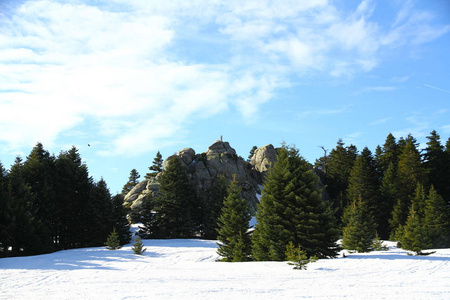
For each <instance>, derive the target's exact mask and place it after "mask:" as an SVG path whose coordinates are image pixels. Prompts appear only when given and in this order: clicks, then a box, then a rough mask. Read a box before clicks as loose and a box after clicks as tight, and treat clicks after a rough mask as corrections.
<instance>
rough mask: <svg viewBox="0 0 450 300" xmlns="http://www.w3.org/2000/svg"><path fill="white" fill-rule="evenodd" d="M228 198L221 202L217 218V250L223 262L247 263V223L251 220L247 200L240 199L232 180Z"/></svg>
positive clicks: (248, 244)
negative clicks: (221, 205)
mask: <svg viewBox="0 0 450 300" xmlns="http://www.w3.org/2000/svg"><path fill="white" fill-rule="evenodd" d="M227 191H228V196H227V197H226V198H225V200H224V202H223V208H222V212H221V215H220V217H219V228H218V230H217V232H218V237H217V238H218V240H219V241H220V243H218V246H219V248H218V250H217V253H218V254H219V255H220V256H222V257H223V261H233V262H237V261H247V260H249V258H250V253H251V242H250V236H249V232H248V230H249V228H250V226H249V222H250V219H251V216H250V213H249V207H248V203H247V200H245V199H244V198H243V197H242V194H241V188H239V187H238V185H237V181H236V180H233V181H232V182H231V184H230V186H229V187H228V190H227Z"/></svg>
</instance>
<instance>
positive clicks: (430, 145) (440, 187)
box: [423, 130, 450, 198]
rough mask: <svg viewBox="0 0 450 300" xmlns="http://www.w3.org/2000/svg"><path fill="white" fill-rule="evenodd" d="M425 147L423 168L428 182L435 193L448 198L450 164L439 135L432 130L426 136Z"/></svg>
mask: <svg viewBox="0 0 450 300" xmlns="http://www.w3.org/2000/svg"><path fill="white" fill-rule="evenodd" d="M427 139H428V142H427V148H426V149H425V153H424V155H423V159H424V163H423V166H424V169H425V173H426V176H427V180H428V183H429V184H430V185H433V186H434V188H435V189H436V191H437V193H438V194H440V195H442V196H443V197H444V198H448V197H449V196H450V195H449V194H448V192H449V189H450V187H449V182H450V172H449V171H448V170H449V169H448V168H449V167H450V165H449V164H448V159H447V157H446V153H445V151H444V146H442V145H441V141H440V136H439V134H437V132H436V131H435V130H433V131H432V132H431V133H430V135H429V136H427Z"/></svg>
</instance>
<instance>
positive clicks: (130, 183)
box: [122, 169, 141, 196]
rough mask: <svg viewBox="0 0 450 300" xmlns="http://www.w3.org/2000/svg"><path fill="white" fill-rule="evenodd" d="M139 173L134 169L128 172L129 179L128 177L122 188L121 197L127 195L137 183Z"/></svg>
mask: <svg viewBox="0 0 450 300" xmlns="http://www.w3.org/2000/svg"><path fill="white" fill-rule="evenodd" d="M140 177H141V175H139V172H138V171H137V170H136V169H133V170H131V171H130V177H128V182H127V183H125V185H124V186H123V188H122V195H124V196H125V195H126V194H128V192H130V191H131V190H132V189H133V188H134V187H135V186H136V184H138V183H139V178H140Z"/></svg>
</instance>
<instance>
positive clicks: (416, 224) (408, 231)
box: [400, 205, 431, 255]
mask: <svg viewBox="0 0 450 300" xmlns="http://www.w3.org/2000/svg"><path fill="white" fill-rule="evenodd" d="M402 229H403V232H402V234H401V235H400V243H401V247H402V248H403V249H406V250H410V251H414V252H416V254H417V255H420V254H422V250H424V249H428V248H429V247H430V246H431V241H430V239H429V237H428V235H427V228H426V227H425V226H424V224H423V218H421V217H420V216H419V214H418V213H417V212H416V211H415V210H414V207H413V205H411V208H410V210H409V215H408V219H407V220H406V224H405V226H403V227H402Z"/></svg>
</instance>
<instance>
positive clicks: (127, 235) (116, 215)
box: [112, 194, 131, 245]
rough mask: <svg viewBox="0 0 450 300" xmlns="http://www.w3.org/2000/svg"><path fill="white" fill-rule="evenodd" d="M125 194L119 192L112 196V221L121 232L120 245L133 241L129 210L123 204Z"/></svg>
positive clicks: (119, 232) (118, 231)
mask: <svg viewBox="0 0 450 300" xmlns="http://www.w3.org/2000/svg"><path fill="white" fill-rule="evenodd" d="M123 199H124V196H123V195H121V194H117V195H115V196H114V197H113V198H112V222H113V227H115V228H116V229H117V233H118V234H119V239H120V245H125V244H127V243H129V242H130V241H131V232H130V223H129V222H128V219H127V211H126V209H125V208H124V206H123Z"/></svg>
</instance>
